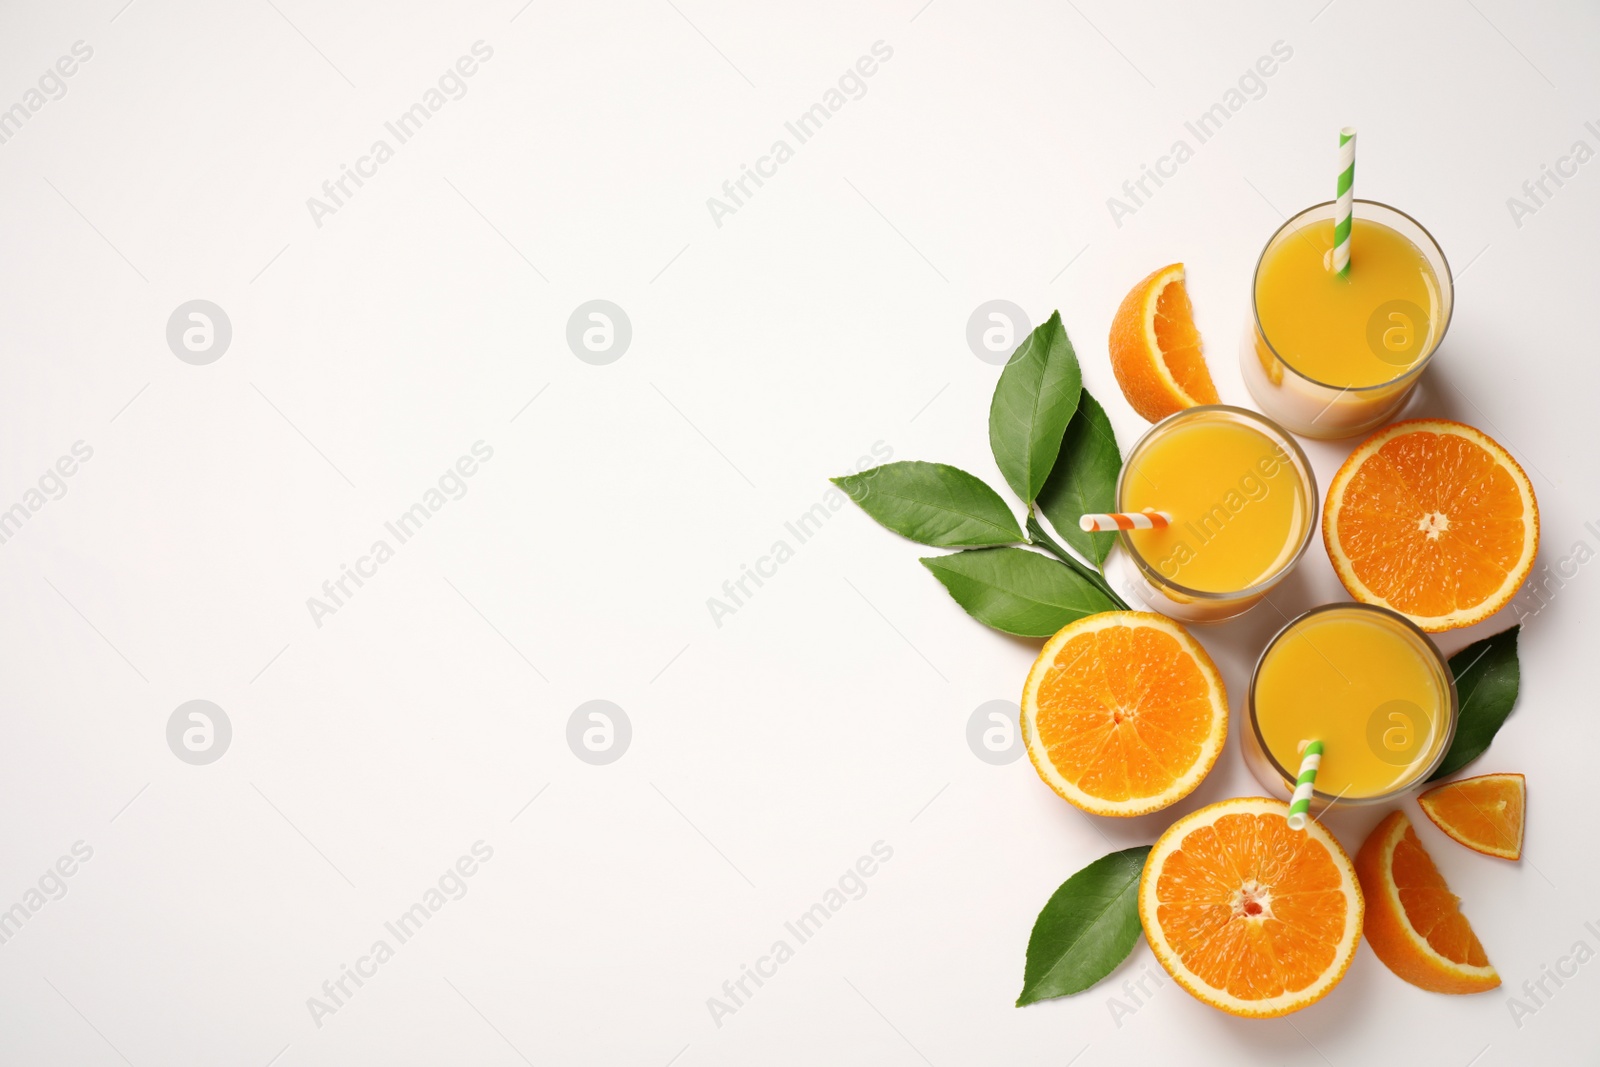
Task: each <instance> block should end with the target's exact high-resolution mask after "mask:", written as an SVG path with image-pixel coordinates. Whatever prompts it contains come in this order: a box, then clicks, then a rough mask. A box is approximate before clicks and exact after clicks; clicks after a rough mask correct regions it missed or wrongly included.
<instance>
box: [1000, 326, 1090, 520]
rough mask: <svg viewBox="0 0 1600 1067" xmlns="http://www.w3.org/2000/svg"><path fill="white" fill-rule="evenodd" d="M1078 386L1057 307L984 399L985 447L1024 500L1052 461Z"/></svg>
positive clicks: (1080, 385)
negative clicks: (986, 410)
mask: <svg viewBox="0 0 1600 1067" xmlns="http://www.w3.org/2000/svg"><path fill="white" fill-rule="evenodd" d="M1082 391H1083V375H1082V374H1081V373H1080V372H1079V370H1078V357H1077V356H1076V355H1074V354H1073V351H1072V342H1071V341H1069V340H1067V331H1066V328H1065V327H1063V326H1062V325H1061V312H1059V311H1057V312H1055V313H1054V314H1052V315H1051V316H1050V321H1049V322H1047V323H1045V324H1044V325H1043V326H1040V327H1039V328H1038V329H1036V330H1034V331H1033V332H1032V333H1030V334H1029V335H1028V339H1027V340H1026V341H1024V342H1022V346H1021V347H1020V348H1018V349H1017V350H1016V351H1015V352H1014V353H1012V355H1011V361H1010V362H1009V363H1007V364H1006V365H1005V369H1004V370H1002V371H1001V372H1000V381H999V382H998V383H997V384H996V385H995V387H994V400H993V401H991V402H990V404H989V447H990V448H991V449H992V450H993V451H994V460H995V462H996V463H997V464H999V466H1000V473H1001V474H1003V475H1005V479H1006V483H1007V484H1008V485H1010V486H1011V488H1012V489H1013V490H1014V491H1015V492H1016V494H1017V496H1019V497H1021V498H1022V502H1023V503H1024V504H1032V503H1033V501H1034V498H1035V497H1037V496H1038V495H1039V490H1040V489H1041V488H1042V487H1043V486H1044V482H1045V479H1046V478H1048V477H1049V476H1050V469H1051V468H1052V467H1054V466H1055V465H1056V455H1057V454H1058V453H1059V452H1060V451H1061V436H1062V434H1064V433H1065V432H1066V430H1067V423H1068V422H1069V421H1071V419H1072V413H1073V412H1074V411H1076V410H1077V409H1078V394H1079V393H1081V392H1082Z"/></svg>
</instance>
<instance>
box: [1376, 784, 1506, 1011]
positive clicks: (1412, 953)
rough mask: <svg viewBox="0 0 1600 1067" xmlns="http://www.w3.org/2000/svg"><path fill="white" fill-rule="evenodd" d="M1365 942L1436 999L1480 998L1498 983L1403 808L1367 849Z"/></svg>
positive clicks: (1379, 827)
mask: <svg viewBox="0 0 1600 1067" xmlns="http://www.w3.org/2000/svg"><path fill="white" fill-rule="evenodd" d="M1356 876H1357V877H1359V878H1360V879H1361V889H1362V892H1363V893H1365V894H1366V898H1367V944H1369V945H1371V946H1372V951H1373V952H1375V953H1377V955H1378V958H1379V959H1380V960H1382V961H1383V962H1384V963H1385V964H1386V965H1387V966H1388V968H1389V969H1390V970H1391V971H1393V972H1394V973H1395V974H1398V975H1399V976H1400V977H1401V978H1404V979H1405V980H1406V981H1408V982H1410V983H1411V984H1412V985H1414V986H1418V987H1420V988H1422V989H1429V990H1432V991H1433V992H1435V993H1481V992H1483V991H1484V990H1485V989H1493V988H1494V987H1495V986H1497V985H1499V984H1500V976H1499V975H1498V974H1496V973H1495V969H1494V968H1493V967H1492V966H1490V965H1489V957H1488V956H1487V955H1485V953H1484V951H1483V945H1481V944H1480V943H1479V942H1478V935H1477V934H1474V933H1473V932H1472V926H1471V924H1470V923H1468V922H1467V917H1466V916H1465V915H1462V914H1461V901H1460V900H1458V899H1457V898H1456V896H1455V894H1454V893H1451V892H1450V887H1449V886H1447V885H1445V882H1444V877H1443V876H1442V875H1440V874H1439V868H1437V867H1435V866H1434V865H1433V858H1432V857H1431V856H1429V855H1428V853H1427V852H1426V851H1425V850H1424V849H1423V847H1422V842H1421V841H1418V840H1417V832H1416V831H1415V830H1413V829H1412V828H1411V820H1410V819H1408V818H1406V813H1405V812H1403V811H1400V810H1398V809H1397V810H1395V811H1391V812H1390V813H1389V814H1388V815H1386V816H1384V818H1383V821H1382V822H1380V823H1379V824H1378V825H1377V827H1376V828H1375V829H1373V831H1372V833H1371V835H1370V836H1368V837H1367V840H1366V843H1365V844H1364V845H1362V846H1361V851H1360V852H1358V853H1356Z"/></svg>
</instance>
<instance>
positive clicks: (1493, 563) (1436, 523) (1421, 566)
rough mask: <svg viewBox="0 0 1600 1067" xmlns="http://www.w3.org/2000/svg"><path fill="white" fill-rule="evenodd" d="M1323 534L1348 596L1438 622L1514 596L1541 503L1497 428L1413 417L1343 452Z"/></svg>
mask: <svg viewBox="0 0 1600 1067" xmlns="http://www.w3.org/2000/svg"><path fill="white" fill-rule="evenodd" d="M1322 539H1323V541H1324V542H1325V543H1326V544H1327V546H1328V558H1329V559H1330V560H1332V561H1333V569H1334V571H1335V572H1337V573H1338V575H1339V581H1340V582H1342V583H1344V587H1345V588H1346V589H1348V590H1349V591H1350V595H1351V596H1353V597H1355V598H1356V599H1357V600H1360V601H1362V602H1364V603H1367V604H1380V605H1382V606H1384V607H1387V608H1392V609H1394V610H1395V611H1398V612H1400V613H1401V614H1404V615H1407V616H1409V617H1410V618H1411V621H1412V622H1414V623H1416V624H1417V625H1418V626H1420V627H1422V628H1423V629H1424V630H1427V631H1429V632H1434V633H1436V632H1438V631H1440V630H1453V629H1456V628H1457V627H1460V626H1471V625H1472V624H1473V623H1476V622H1482V621H1483V620H1484V619H1486V618H1488V617H1489V616H1490V615H1493V614H1494V613H1495V612H1496V611H1499V610H1500V609H1501V608H1503V607H1505V606H1506V604H1508V603H1510V601H1511V598H1512V597H1513V596H1515V595H1516V592H1517V589H1518V588H1519V587H1521V585H1522V583H1523V581H1524V580H1525V579H1526V578H1527V577H1528V572H1529V571H1531V570H1532V569H1533V558H1534V556H1535V554H1536V553H1537V552H1538V551H1539V505H1538V502H1537V501H1535V500H1534V496H1533V486H1532V485H1531V484H1529V482H1528V476H1527V475H1526V474H1524V473H1523V472H1522V468H1521V467H1519V466H1517V461H1516V460H1514V459H1512V458H1511V456H1510V454H1508V453H1507V452H1506V450H1505V449H1504V448H1501V447H1500V445H1499V444H1497V443H1496V442H1495V441H1494V439H1493V438H1491V437H1489V436H1488V435H1487V434H1485V433H1483V432H1482V431H1479V430H1475V429H1473V428H1472V427H1471V426H1466V425H1463V424H1462V423H1459V422H1450V421H1448V420H1445V419H1412V420H1410V421H1408V422H1398V423H1395V424H1394V425H1393V426H1390V427H1388V428H1386V429H1383V430H1380V431H1378V432H1377V433H1375V434H1373V435H1372V436H1371V437H1369V438H1367V439H1366V440H1365V441H1363V442H1362V443H1361V445H1360V446H1359V447H1358V448H1357V449H1356V450H1355V451H1354V452H1352V453H1351V454H1350V458H1349V459H1347V460H1345V462H1344V466H1342V467H1340V468H1339V473H1338V474H1336V475H1334V477H1333V483H1332V484H1331V485H1329V486H1328V501H1327V505H1326V507H1324V508H1323V512H1322Z"/></svg>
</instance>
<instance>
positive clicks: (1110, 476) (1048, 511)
mask: <svg viewBox="0 0 1600 1067" xmlns="http://www.w3.org/2000/svg"><path fill="white" fill-rule="evenodd" d="M1121 471H1122V453H1121V452H1120V451H1119V450H1118V449H1117V435H1116V432H1115V431H1113V430H1112V429H1111V420H1110V419H1109V418H1107V417H1106V411H1105V408H1102V407H1101V406H1100V402H1099V401H1097V400H1096V399H1095V398H1094V397H1092V396H1090V395H1089V390H1087V389H1085V390H1084V391H1083V394H1082V396H1081V397H1080V398H1079V400H1078V410H1077V412H1076V413H1074V414H1073V416H1072V421H1071V422H1069V423H1067V432H1066V435H1065V436H1063V437H1062V439H1061V454H1060V457H1059V458H1058V459H1057V460H1056V465H1055V469H1054V470H1052V471H1051V472H1050V477H1049V479H1047V480H1046V481H1045V483H1044V488H1043V489H1041V490H1040V491H1039V510H1040V511H1042V512H1044V517H1045V518H1047V519H1049V520H1050V525H1051V526H1054V527H1055V529H1056V533H1058V534H1060V535H1061V539H1062V540H1063V541H1065V542H1066V543H1067V544H1068V545H1069V546H1071V547H1072V548H1073V549H1075V550H1076V551H1077V552H1078V554H1079V555H1081V556H1083V557H1084V558H1085V559H1088V560H1092V561H1093V562H1094V564H1095V566H1097V567H1098V566H1100V565H1101V564H1103V563H1105V561H1106V556H1107V555H1108V554H1109V553H1110V552H1111V546H1112V545H1113V544H1114V543H1115V542H1116V539H1117V535H1116V534H1114V533H1084V532H1083V531H1082V530H1080V529H1079V528H1078V519H1080V518H1081V517H1083V516H1084V515H1085V514H1088V513H1090V512H1096V513H1099V512H1106V511H1115V510H1116V508H1117V475H1118V474H1119V473H1121Z"/></svg>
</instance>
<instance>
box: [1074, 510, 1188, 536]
mask: <svg viewBox="0 0 1600 1067" xmlns="http://www.w3.org/2000/svg"><path fill="white" fill-rule="evenodd" d="M1170 525H1172V516H1171V515H1168V514H1167V513H1166V512H1165V511H1152V510H1151V509H1150V508H1145V509H1144V510H1143V511H1111V512H1107V513H1106V514H1104V515H1085V516H1083V517H1082V518H1081V519H1079V520H1078V529H1080V530H1082V531H1083V532H1084V533H1105V532H1106V531H1108V530H1159V529H1161V528H1162V527H1164V526H1170Z"/></svg>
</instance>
